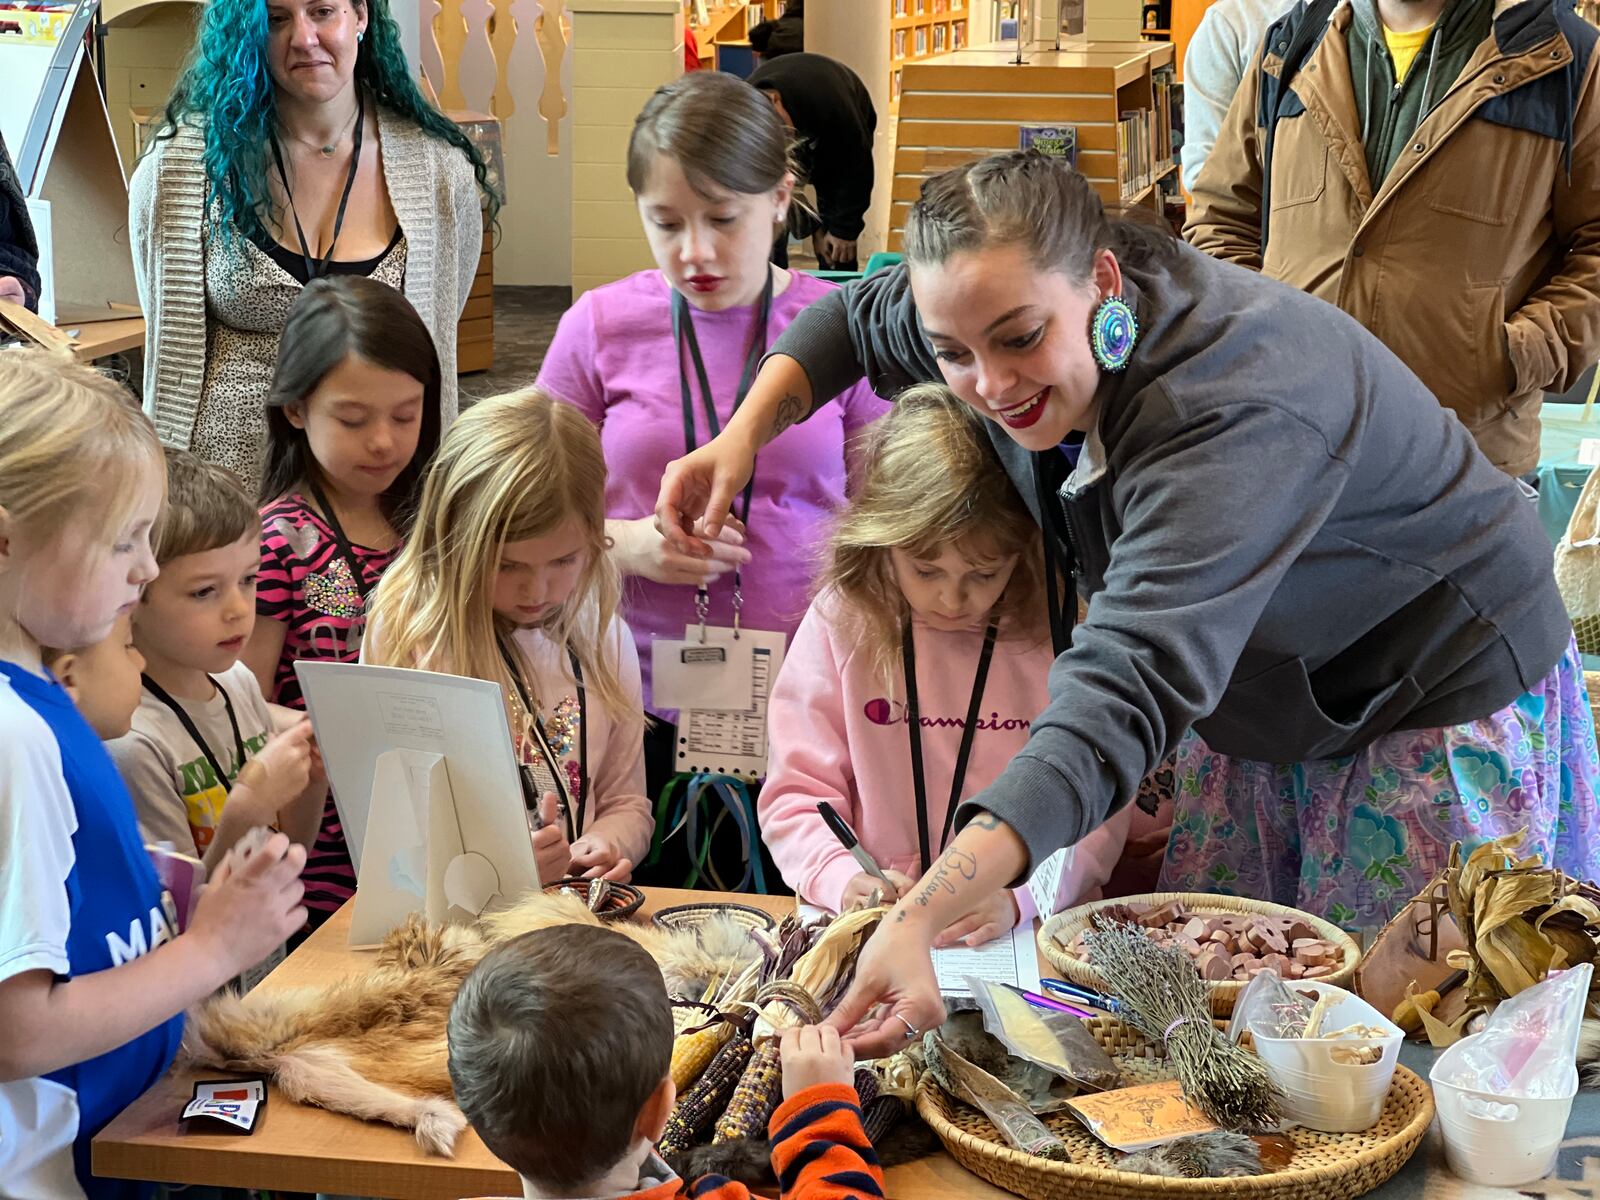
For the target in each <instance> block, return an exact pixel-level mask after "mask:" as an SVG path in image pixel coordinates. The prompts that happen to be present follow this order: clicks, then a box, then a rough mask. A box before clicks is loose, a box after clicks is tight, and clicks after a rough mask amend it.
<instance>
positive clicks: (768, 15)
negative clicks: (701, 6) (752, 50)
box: [683, 0, 783, 70]
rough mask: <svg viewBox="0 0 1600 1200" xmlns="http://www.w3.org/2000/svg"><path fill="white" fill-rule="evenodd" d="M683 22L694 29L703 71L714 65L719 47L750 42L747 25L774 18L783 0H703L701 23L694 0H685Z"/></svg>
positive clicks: (711, 68) (779, 11) (714, 66)
mask: <svg viewBox="0 0 1600 1200" xmlns="http://www.w3.org/2000/svg"><path fill="white" fill-rule="evenodd" d="M683 11H684V21H685V23H686V24H687V26H688V28H689V29H690V30H692V31H693V33H694V39H695V44H696V46H697V48H698V50H699V55H700V66H701V69H702V70H715V69H716V67H717V47H718V46H744V47H746V48H748V47H749V45H750V36H749V35H750V26H752V25H756V24H759V23H760V22H762V21H776V20H777V19H778V17H779V16H781V15H782V13H783V0H748V3H747V2H746V0H731V2H729V0H706V21H705V24H703V25H702V24H701V23H700V20H699V13H698V10H697V8H696V6H695V3H694V0H685V2H684V6H683Z"/></svg>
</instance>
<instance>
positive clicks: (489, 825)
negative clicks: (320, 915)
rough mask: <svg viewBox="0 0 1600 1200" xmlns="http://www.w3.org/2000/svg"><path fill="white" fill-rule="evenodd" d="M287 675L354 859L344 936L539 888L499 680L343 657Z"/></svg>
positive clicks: (354, 941)
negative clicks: (300, 697)
mask: <svg viewBox="0 0 1600 1200" xmlns="http://www.w3.org/2000/svg"><path fill="white" fill-rule="evenodd" d="M295 674H296V675H297V676H298V677H299V679H300V686H301V688H302V689H303V690H304V692H305V697H306V708H307V711H308V712H309V713H310V715H311V723H312V727H313V728H314V729H315V730H316V735H317V745H318V746H319V747H320V748H321V751H322V758H323V761H324V762H325V763H326V764H327V768H328V782H329V784H330V785H331V786H332V788H333V798H334V805H335V807H336V808H337V809H338V812H339V820H340V822H341V824H342V825H343V826H344V832H345V840H346V842H347V843H348V845H349V849H350V859H351V861H352V862H353V863H354V864H355V868H356V899H355V911H354V917H353V921H352V923H351V928H350V943H351V945H358V946H364V945H372V944H374V943H377V942H380V941H382V940H383V938H384V937H385V936H386V935H387V934H388V933H389V931H390V930H391V929H393V928H394V927H395V926H396V925H398V924H400V923H401V922H402V921H404V920H405V919H406V917H408V916H409V915H411V914H412V913H421V914H422V915H423V916H425V917H426V918H427V919H428V920H430V921H452V920H455V921H462V920H471V919H473V918H475V917H477V916H478V915H479V914H480V913H482V912H483V911H485V910H486V909H487V908H489V907H491V906H492V905H495V904H496V903H497V902H498V903H500V904H505V903H509V902H511V901H514V900H516V899H517V898H518V897H519V896H521V895H522V894H523V893H525V892H527V891H530V890H532V889H536V888H538V887H539V869H538V865H537V863H536V862H535V860H534V855H533V843H532V840H531V839H530V837H529V833H528V816H527V809H526V807H525V805H524V803H523V798H522V783H521V777H520V775H519V773H518V767H517V762H516V756H515V753H514V751H513V750H512V745H511V729H510V725H509V724H508V722H507V720H506V711H505V700H504V697H503V695H502V693H501V690H500V685H499V684H496V683H487V682H485V681H483V680H481V679H464V678H461V677H458V676H454V675H438V674H434V673H433V672H430V671H409V670H403V669H401V668H398V667H366V666H357V665H355V664H351V663H315V662H298V663H296V664H295Z"/></svg>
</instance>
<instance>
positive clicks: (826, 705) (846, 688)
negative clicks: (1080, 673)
mask: <svg viewBox="0 0 1600 1200" xmlns="http://www.w3.org/2000/svg"><path fill="white" fill-rule="evenodd" d="M867 437H868V442H867V451H866V457H867V460H868V465H867V467H866V474H865V478H864V479H863V481H862V485H861V489H860V491H859V492H858V493H857V495H856V496H855V498H854V500H853V501H852V503H851V505H850V508H849V509H848V510H847V511H846V513H845V514H844V516H843V517H842V518H841V520H840V522H839V524H838V527H837V529H836V530H835V532H834V534H833V537H832V540H831V542H830V543H829V547H828V557H827V563H826V566H825V568H824V570H823V574H822V580H821V588H820V592H819V594H818V597H817V600H816V602H815V603H814V604H813V605H812V606H811V611H810V612H809V613H808V614H807V615H806V617H805V620H804V621H802V622H801V624H800V629H799V631H798V632H797V633H796V634H795V640H794V646H793V648H792V649H791V651H790V652H789V655H788V656H787V657H786V658H785V660H784V664H783V670H782V671H781V672H780V673H779V676H778V680H777V683H776V685H775V686H774V688H773V693H772V700H771V705H770V708H769V713H770V733H769V737H770V739H771V747H772V759H771V771H770V774H769V775H768V778H767V785H766V787H765V789H764V790H763V791H762V793H761V800H760V805H759V812H760V817H761V833H762V838H763V840H764V841H765V842H766V844H767V846H768V847H769V849H771V851H772V857H773V860H774V861H775V862H776V863H777V865H778V868H779V870H781V871H782V872H783V876H784V879H785V880H787V881H788V883H789V884H790V885H791V886H792V887H793V888H794V889H795V891H796V892H797V893H799V894H800V895H801V896H802V897H803V898H804V899H806V900H808V901H810V902H811V903H813V904H819V905H821V906H823V907H824V908H829V909H833V910H835V911H837V910H840V909H843V908H848V907H850V906H851V905H852V904H854V903H856V902H858V901H860V900H864V899H865V898H866V897H867V896H869V895H870V894H871V892H872V891H873V889H874V888H877V887H879V886H880V883H879V881H878V880H876V879H874V878H873V877H872V876H871V875H869V874H867V873H866V872H864V871H862V870H861V869H860V867H859V866H858V865H857V864H856V861H855V859H854V858H852V857H851V856H850V855H849V853H848V852H846V850H845V849H844V847H843V846H841V845H840V844H839V842H838V840H837V839H836V838H835V837H834V836H833V835H832V834H831V833H830V832H829V831H828V829H827V827H826V826H825V825H824V824H823V821H822V819H821V817H820V816H819V814H818V812H817V804H818V803H819V802H821V801H826V802H828V803H829V804H831V805H832V806H833V807H834V808H835V809H836V810H837V811H838V812H839V815H840V816H842V817H844V819H845V820H846V822H847V823H849V824H850V825H851V827H852V828H854V829H855V831H856V834H857V836H858V837H859V838H860V840H861V845H862V846H863V847H864V848H865V849H866V850H867V852H868V853H869V854H871V855H872V856H873V858H874V859H875V860H876V861H877V863H878V865H879V866H880V867H883V868H885V870H886V872H887V873H888V874H889V877H890V879H891V880H893V881H894V882H895V884H896V886H897V887H898V888H899V889H900V890H901V891H904V890H905V889H906V888H908V887H910V885H911V877H912V876H915V875H920V874H921V873H922V872H923V871H925V870H926V869H927V868H928V866H929V864H930V862H931V861H933V859H934V858H936V857H937V856H938V855H939V854H940V852H941V851H942V849H943V847H944V844H945V842H946V840H947V839H948V838H949V831H950V822H951V818H952V817H953V815H954V813H955V807H956V805H957V804H958V803H959V802H960V801H961V800H963V799H965V798H967V797H968V796H971V795H975V794H976V793H977V792H979V791H981V790H982V789H983V788H985V787H987V786H988V785H989V784H990V783H992V782H993V781H994V780H995V779H996V778H997V777H998V776H999V774H1000V772H1001V771H1002V770H1003V769H1004V768H1005V766H1006V764H1007V763H1008V762H1010V761H1011V759H1012V757H1013V756H1014V755H1015V754H1016V753H1017V752H1018V751H1019V750H1020V749H1021V748H1022V746H1023V744H1024V743H1025V742H1026V741H1027V738H1028V726H1029V721H1030V718H1031V717H1032V715H1033V714H1034V713H1037V712H1038V711H1040V709H1041V707H1042V706H1043V705H1044V703H1045V700H1046V696H1047V689H1046V683H1045V681H1046V676H1047V674H1048V672H1049V667H1050V662H1051V659H1052V658H1053V657H1054V655H1053V654H1052V652H1051V647H1050V630H1049V626H1048V623H1047V621H1046V612H1047V610H1046V606H1045V587H1044V561H1043V553H1042V546H1041V543H1040V540H1039V530H1038V526H1037V525H1035V524H1034V523H1033V520H1032V518H1031V517H1030V516H1029V515H1028V510H1027V508H1026V506H1024V504H1023V503H1022V499H1021V497H1019V496H1018V495H1017V493H1016V489H1015V488H1013V487H1012V486H1011V481H1010V480H1009V479H1007V478H1006V475H1005V471H1004V470H1003V469H1002V467H1001V465H1000V461H999V459H998V458H997V457H996V456H995V452H994V450H993V448H992V447H991V446H990V445H989V441H988V438H987V437H985V435H984V433H983V430H982V428H981V427H980V426H979V425H978V423H977V419H976V418H975V417H974V416H973V415H972V414H971V413H969V412H968V411H967V409H966V408H965V406H964V405H963V404H962V403H961V402H960V401H959V400H958V399H956V397H955V396H954V395H953V394H952V393H951V392H950V391H949V390H948V389H946V388H944V387H941V386H937V385H931V384H930V385H925V386H921V387H916V388H912V389H911V390H910V391H907V392H904V393H902V394H901V395H900V396H899V397H898V398H897V400H896V402H895V406H894V409H893V411H892V412H891V413H890V414H889V415H888V416H886V417H884V418H883V419H882V420H881V421H880V422H878V424H877V425H876V426H874V427H873V429H872V431H871V433H869V434H868V435H867ZM1129 819H1130V818H1129V812H1128V811H1127V810H1124V811H1123V812H1121V813H1119V814H1117V815H1116V816H1113V817H1112V818H1111V820H1110V821H1108V822H1107V823H1106V824H1105V825H1104V826H1103V827H1102V828H1101V829H1100V830H1098V831H1097V832H1095V833H1094V834H1092V835H1091V836H1090V837H1088V838H1087V839H1085V840H1084V841H1083V842H1082V843H1080V845H1079V846H1078V848H1077V853H1076V854H1075V856H1074V858H1073V862H1072V865H1071V867H1070V869H1069V878H1068V880H1067V881H1066V886H1067V887H1068V888H1069V890H1075V891H1076V892H1077V894H1078V895H1080V896H1082V895H1087V894H1088V893H1091V892H1096V891H1097V890H1098V889H1099V887H1100V886H1101V885H1102V884H1103V883H1105V881H1106V880H1107V878H1108V877H1109V876H1110V874H1111V869H1112V868H1113V867H1114V866H1115V865H1116V863H1117V860H1118V857H1119V856H1120V854H1121V852H1122V847H1123V843H1124V842H1125V841H1126V840H1127V833H1128V824H1129ZM891 899H892V897H891ZM1033 915H1034V905H1033V902H1032V900H1031V899H1030V897H1029V894H1028V890H1027V888H1025V887H1023V888H1017V889H1016V890H1015V891H1003V892H1000V893H998V894H997V895H996V896H994V897H993V898H992V899H991V900H990V901H989V902H988V903H987V904H985V905H984V906H982V907H980V908H978V909H976V910H974V911H972V912H971V913H968V914H966V915H965V916H963V917H962V918H961V919H960V920H957V921H955V922H954V923H952V924H951V925H950V926H949V927H948V928H947V929H946V930H945V932H944V934H943V936H942V942H943V943H945V944H948V943H951V942H955V941H957V940H963V939H964V940H965V941H966V942H967V943H968V944H971V945H977V944H979V943H981V942H984V941H988V940H989V939H990V938H993V937H996V936H998V935H1000V934H1001V933H1004V932H1005V931H1007V930H1009V929H1010V928H1011V927H1012V926H1013V925H1015V924H1016V923H1017V921H1018V920H1019V919H1031V918H1032V917H1033Z"/></svg>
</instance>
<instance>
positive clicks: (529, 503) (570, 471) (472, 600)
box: [371, 388, 637, 716]
mask: <svg viewBox="0 0 1600 1200" xmlns="http://www.w3.org/2000/svg"><path fill="white" fill-rule="evenodd" d="M605 489H606V462H605V454H604V452H603V451H602V450H601V448H600V435H599V433H598V432H597V431H596V429H595V427H594V426H593V425H592V424H590V422H589V419H588V418H587V417H585V416H584V415H583V414H582V413H581V412H579V411H578V410H577V409H576V408H574V407H572V406H571V405H570V404H562V403H560V402H559V401H556V400H552V399H551V398H550V397H549V396H547V395H545V394H544V393H543V392H540V391H538V390H536V389H532V388H530V389H527V390H525V391H521V392H511V393H508V394H506V395H503V396H494V397H491V398H490V399H487V400H481V401H479V402H478V403H477V404H474V405H473V406H472V407H471V408H469V409H467V410H466V411H465V412H464V413H462V414H461V416H460V417H459V418H457V419H456V422H455V423H454V424H453V425H451V427H450V430H449V432H448V433H447V434H446V435H445V438H444V441H443V442H442V443H441V444H440V446H439V453H438V454H437V456H435V458H434V461H433V463H432V465H431V466H430V468H429V469H428V473H427V479H426V480H425V482H424V484H423V488H422V500H421V503H420V504H419V506H418V509H417V516H416V520H415V521H414V522H413V524H412V528H411V535H410V537H409V538H408V539H407V541H406V545H405V549H403V550H402V551H401V552H400V555H399V557H398V558H396V559H395V561H394V563H393V564H392V565H391V566H390V567H389V569H388V570H387V571H385V572H384V576H383V581H382V582H381V583H380V584H379V586H378V590H377V592H376V593H375V594H374V595H373V598H372V605H371V621H372V624H373V626H374V627H375V628H376V629H378V630H379V634H378V638H377V641H378V643H379V646H380V650H379V652H378V653H379V655H380V656H381V659H382V661H383V662H384V663H388V664H392V665H396V666H407V667H419V668H422V669H424V670H442V671H449V672H451V673H454V674H458V675H468V676H471V677H473V678H476V679H500V678H501V676H502V675H503V674H504V668H503V665H502V659H501V654H500V650H499V645H500V641H499V639H501V638H502V637H504V636H505V635H507V634H508V633H510V632H511V626H510V623H509V622H507V621H506V620H505V619H504V618H503V617H500V616H498V615H497V614H496V613H495V611H494V604H493V601H494V584H495V579H496V575H497V572H498V570H499V566H500V554H501V551H502V550H503V549H504V548H505V546H506V545H507V543H511V542H520V541H526V540H527V539H529V538H538V537H544V536H546V535H548V534H552V533H555V532H556V531H558V530H560V529H562V528H563V527H564V526H566V524H567V523H568V522H569V521H573V522H576V524H577V526H578V528H579V529H580V530H581V531H582V533H583V535H584V539H585V542H586V546H585V550H586V555H585V561H584V564H583V568H582V570H581V571H580V572H579V575H578V580H577V583H576V585H575V586H574V588H573V590H572V595H571V596H570V597H569V598H568V599H567V601H566V602H565V603H562V604H560V605H558V606H556V607H555V608H554V609H553V610H552V611H551V613H550V614H549V615H548V616H546V617H545V618H544V620H543V621H541V622H540V624H541V626H542V627H543V629H544V630H545V632H546V633H547V634H548V635H549V637H550V639H551V640H552V641H554V642H556V643H557V644H558V645H572V646H573V647H574V648H576V649H577V650H578V654H579V658H580V659H581V660H583V663H584V667H585V676H584V682H585V685H586V686H590V687H592V688H593V690H594V691H595V692H596V693H597V694H598V695H599V696H600V698H601V700H602V702H603V703H605V705H606V707H607V708H608V709H609V710H610V711H611V712H612V713H614V714H616V715H619V716H620V715H623V714H625V713H626V712H627V710H628V709H629V708H630V707H633V708H635V715H637V709H636V705H634V704H632V702H630V701H629V700H628V698H627V697H626V696H625V695H624V693H623V691H622V685H621V683H620V682H619V681H618V679H617V674H616V667H615V664H613V663H611V662H609V661H608V656H606V655H603V654H601V653H600V647H601V645H602V643H603V641H604V635H605V632H606V630H607V629H608V628H609V627H610V625H611V621H612V619H613V617H614V616H615V615H616V611H617V603H618V599H619V596H620V591H621V588H620V584H619V582H618V578H617V573H616V568H615V566H614V565H613V564H612V562H611V559H610V557H609V555H608V554H607V553H606V552H607V550H608V549H609V548H610V543H609V541H608V539H607V538H606V528H605V527H606V501H605ZM591 676H592V679H591Z"/></svg>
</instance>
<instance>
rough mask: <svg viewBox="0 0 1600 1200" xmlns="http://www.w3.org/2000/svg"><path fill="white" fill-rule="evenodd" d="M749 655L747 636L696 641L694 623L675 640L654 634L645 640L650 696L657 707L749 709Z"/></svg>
mask: <svg viewBox="0 0 1600 1200" xmlns="http://www.w3.org/2000/svg"><path fill="white" fill-rule="evenodd" d="M750 655H751V642H750V640H749V639H748V638H740V639H739V640H738V641H734V640H732V639H731V638H730V639H728V640H726V641H720V640H713V639H710V638H709V637H708V639H707V640H706V641H703V642H702V641H701V640H700V637H699V633H698V626H695V627H693V629H692V630H691V632H690V633H689V634H688V635H687V636H686V637H685V638H684V639H683V640H682V641H681V642H680V641H672V640H670V639H668V638H657V639H656V640H655V641H654V642H652V643H651V644H650V662H651V666H652V667H653V669H654V671H655V675H654V678H653V680H652V682H651V692H650V694H651V697H652V699H653V700H654V702H655V704H656V705H657V707H659V708H695V709H709V710H711V711H714V712H749V711H750V709H751V708H753V707H754V706H755V688H754V684H753V682H752V680H753V678H754V672H753V670H752V667H751V661H750Z"/></svg>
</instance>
